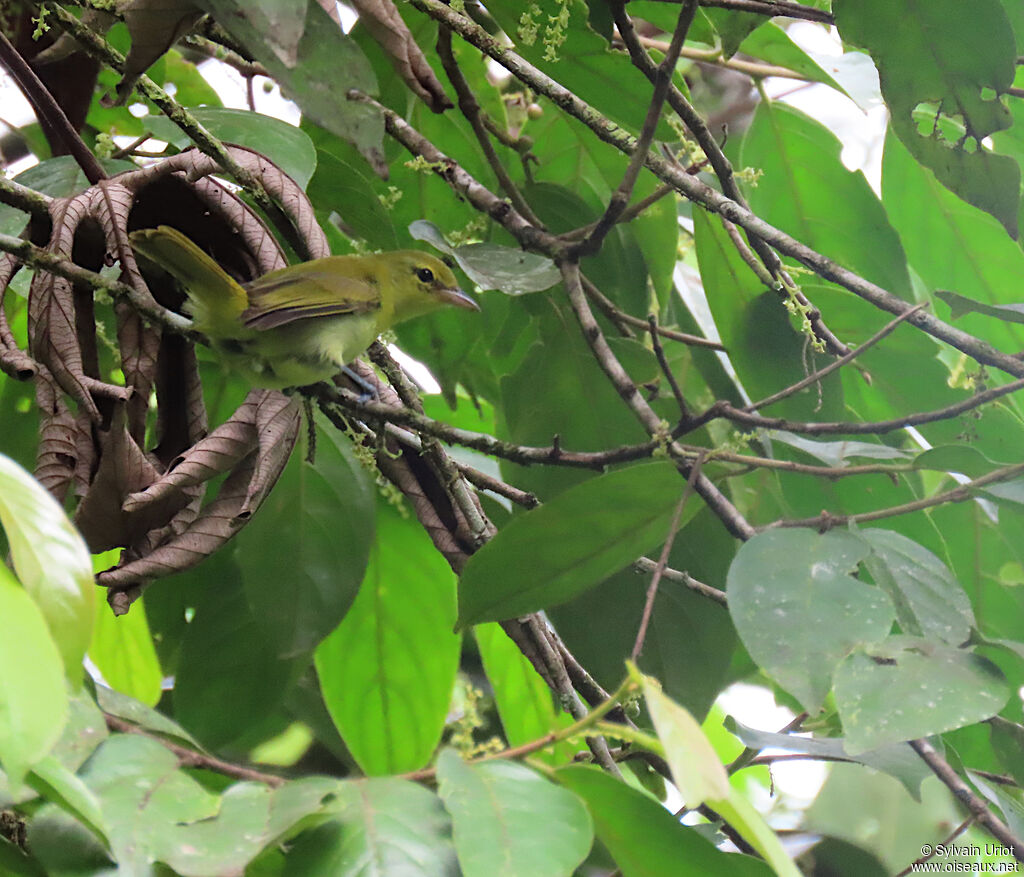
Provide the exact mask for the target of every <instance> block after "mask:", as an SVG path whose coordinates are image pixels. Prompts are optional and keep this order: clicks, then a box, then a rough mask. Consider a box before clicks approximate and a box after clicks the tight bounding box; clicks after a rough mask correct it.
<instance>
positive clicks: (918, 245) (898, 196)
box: [882, 130, 1024, 350]
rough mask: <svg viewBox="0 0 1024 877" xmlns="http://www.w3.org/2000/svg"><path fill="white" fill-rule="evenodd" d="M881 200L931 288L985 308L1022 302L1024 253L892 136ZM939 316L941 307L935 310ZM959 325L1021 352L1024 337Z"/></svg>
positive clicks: (989, 323) (970, 320) (985, 324)
mask: <svg viewBox="0 0 1024 877" xmlns="http://www.w3.org/2000/svg"><path fill="white" fill-rule="evenodd" d="M882 200H883V203H884V204H885V209H886V211H887V212H888V214H889V216H890V217H891V218H892V223H893V225H894V226H895V227H896V229H897V230H898V231H899V233H900V238H901V240H902V241H903V246H904V247H905V248H906V251H907V256H908V258H909V259H910V263H911V264H912V265H913V266H914V270H915V271H916V272H917V274H919V275H920V277H921V279H922V280H923V281H924V283H925V285H926V286H927V287H928V288H929V289H951V290H954V291H955V292H956V293H958V294H959V295H963V296H966V297H968V298H971V299H975V300H977V301H980V302H982V303H985V304H992V305H1005V304H1013V303H1015V302H1016V301H1018V300H1019V298H1020V295H1019V286H1018V283H1017V279H1018V278H1019V277H1020V276H1021V274H1022V273H1024V252H1021V248H1020V247H1019V246H1018V245H1017V244H1016V243H1015V242H1014V241H1012V240H1010V239H1009V238H1007V237H1006V235H1005V234H1003V233H1002V231H1001V229H1000V227H999V224H998V222H996V220H994V219H993V218H992V217H991V216H988V215H987V214H985V213H984V212H983V211H982V210H980V209H978V208H977V207H972V206H971V205H970V204H967V203H965V202H964V201H961V200H960V199H959V198H957V197H956V196H955V195H953V194H952V193H950V192H949V191H947V190H946V189H945V188H944V187H943V186H942V185H941V182H940V181H939V180H937V179H936V177H935V174H934V173H932V172H931V171H929V170H928V169H927V168H925V167H922V166H921V165H920V164H918V162H917V161H915V160H914V157H913V156H911V154H910V153H909V152H908V151H907V148H906V146H905V145H904V144H903V143H902V142H901V141H900V139H899V138H897V137H896V136H895V135H894V134H893V133H892V131H891V130H890V132H889V134H888V135H887V136H886V139H885V153H884V155H883V159H882ZM937 311H938V313H939V315H940V316H942V315H943V314H944V312H945V311H944V308H943V307H937ZM958 325H959V326H960V328H962V329H965V330H966V331H968V332H980V333H981V334H982V335H983V336H984V337H985V339H986V340H987V341H989V342H990V343H992V344H994V345H996V346H999V347H1003V348H1005V349H1014V350H1015V349H1019V348H1020V347H1021V346H1022V343H1024V332H1022V331H1020V330H1019V329H1018V328H1017V327H1016V326H1009V325H1007V324H1005V323H1002V322H994V321H993V320H991V319H985V318H984V317H982V316H980V315H974V314H971V315H968V316H965V317H962V318H961V319H960V320H959V322H958Z"/></svg>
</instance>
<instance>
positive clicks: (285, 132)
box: [146, 107, 316, 189]
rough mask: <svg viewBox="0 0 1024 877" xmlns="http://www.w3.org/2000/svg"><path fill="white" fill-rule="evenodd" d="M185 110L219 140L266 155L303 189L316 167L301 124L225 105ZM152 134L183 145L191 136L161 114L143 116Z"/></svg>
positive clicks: (308, 140) (179, 145) (314, 151)
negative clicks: (297, 126)
mask: <svg viewBox="0 0 1024 877" xmlns="http://www.w3.org/2000/svg"><path fill="white" fill-rule="evenodd" d="M187 109H188V111H189V112H190V113H191V114H192V115H193V116H194V117H195V120H196V121H197V122H199V124H200V125H202V126H203V127H204V128H206V130H208V131H209V132H210V133H211V134H212V135H213V136H214V137H216V138H217V139H218V140H222V141H224V142H225V143H236V144H238V145H239V146H246V147H248V148H249V149H254V150H256V151H257V152H259V153H260V154H261V155H265V156H266V157H267V158H269V159H270V160H271V161H272V162H273V163H274V164H276V165H277V166H278V167H279V168H281V170H283V171H284V172H285V173H286V174H288V176H290V177H291V178H292V179H293V180H295V182H296V183H298V184H299V186H300V187H301V188H303V189H305V188H306V184H307V183H308V182H309V180H310V178H311V177H312V176H313V172H314V171H315V170H316V149H315V148H314V146H313V141H312V140H310V139H309V135H307V134H306V132H305V131H303V130H302V129H301V128H296V127H295V126H294V125H289V124H288V123H287V122H283V121H282V120H281V119H275V118H274V117H273V116H264V115H262V114H261V113H254V112H252V110H236V109H230V108H228V107H188V108H187ZM146 124H147V127H148V128H149V129H150V130H151V131H152V132H153V136H154V137H157V138H158V139H160V140H166V141H167V142H168V143H171V144H173V145H174V146H176V147H178V149H185V148H187V147H189V146H191V145H192V140H191V138H190V137H189V136H188V135H187V134H186V133H185V132H184V131H182V130H181V128H179V127H178V126H177V125H175V124H174V123H173V122H172V121H171V120H170V119H168V118H166V117H164V116H153V117H151V118H149V119H147V120H146Z"/></svg>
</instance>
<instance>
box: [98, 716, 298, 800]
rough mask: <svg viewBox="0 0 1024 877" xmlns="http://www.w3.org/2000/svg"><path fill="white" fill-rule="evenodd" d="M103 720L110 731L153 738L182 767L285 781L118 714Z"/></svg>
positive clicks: (278, 782)
mask: <svg viewBox="0 0 1024 877" xmlns="http://www.w3.org/2000/svg"><path fill="white" fill-rule="evenodd" d="M103 720H104V721H105V722H106V723H107V727H108V728H110V730H111V731H117V732H118V733H121V734H138V735H139V736H140V737H148V738H149V739H150V740H155V741H156V742H157V743H159V744H160V745H161V746H163V747H164V748H165V749H167V750H168V751H170V752H173V753H174V754H175V755H176V756H177V758H178V762H179V764H181V765H182V766H183V767H200V768H203V769H204V770H211V771H213V772H214V773H219V774H223V775H224V776H229V777H234V778H235V779H239V780H247V781H249V782H255V783H263V784H264V785H267V786H271V787H272V788H275V789H276V788H279V787H281V786H283V785H284V784H285V782H287V781H286V780H285V779H284V778H283V777H279V776H274V775H273V774H269V773H264V772H263V771H260V770H255V769H254V768H251V767H245V766H244V765H241V764H232V763H231V762H230V761H224V760H222V759H220V758H216V757H214V756H212V755H207V754H205V753H203V752H196V751H195V750H194V749H189V748H188V747H187V746H182V745H181V744H179V743H174V742H173V741H171V740H168V739H167V738H166V737H161V736H160V735H159V734H153V733H151V732H149V731H147V730H145V729H144V728H140V727H139V726H138V725H133V724H132V723H131V722H127V721H125V720H124V719H122V718H119V717H118V716H114V715H111V714H110V713H104V714H103Z"/></svg>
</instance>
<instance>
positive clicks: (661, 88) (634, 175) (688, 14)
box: [574, 0, 697, 254]
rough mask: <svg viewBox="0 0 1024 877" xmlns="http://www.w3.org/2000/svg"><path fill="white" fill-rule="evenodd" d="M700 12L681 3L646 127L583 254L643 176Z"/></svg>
mask: <svg viewBox="0 0 1024 877" xmlns="http://www.w3.org/2000/svg"><path fill="white" fill-rule="evenodd" d="M696 14H697V0H683V2H682V4H681V5H680V7H679V16H678V18H677V19H676V26H675V30H674V31H673V32H672V42H671V43H670V44H669V45H668V46H667V47H666V49H665V57H664V58H663V59H662V61H661V63H660V64H658V65H657V67H656V68H655V70H654V76H653V77H652V80H651V81H652V83H653V85H654V90H653V91H652V93H651V101H650V104H649V105H648V107H647V115H646V116H645V118H644V124H643V127H642V128H641V129H640V138H639V140H637V143H636V149H635V151H634V152H633V155H632V156H631V157H630V160H629V165H628V166H627V167H626V172H625V174H623V177H622V182H620V183H619V185H618V187H617V188H616V190H615V191H614V192H613V193H612V196H611V199H610V200H609V201H608V207H607V209H606V210H605V212H604V215H603V216H602V217H601V218H600V219H599V220H598V222H597V225H596V226H595V227H594V230H593V231H592V232H591V233H590V234H589V235H587V237H586V240H584V241H582V242H580V243H579V244H578V245H577V247H576V249H575V251H574V252H576V253H581V254H584V253H585V254H593V253H596V252H597V251H598V250H599V249H600V247H601V243H602V241H603V240H604V238H605V235H607V234H608V232H609V231H610V230H611V229H612V226H614V225H615V223H616V222H617V221H618V218H619V216H620V215H621V214H622V212H623V211H624V210H625V209H626V206H627V205H628V204H629V199H630V197H631V196H632V194H633V187H634V186H635V185H636V181H637V179H638V178H639V176H640V170H641V168H642V167H643V159H644V156H645V155H646V154H647V151H648V150H649V149H650V148H651V143H653V142H654V132H655V130H656V129H657V127H658V122H659V121H660V119H661V108H662V106H663V105H664V103H665V98H666V97H667V96H668V91H669V86H671V84H672V74H673V73H674V72H675V68H676V61H678V60H679V51H680V49H682V47H683V42H684V41H685V40H686V34H687V33H688V32H689V30H690V25H691V24H692V23H693V17H694V15H696Z"/></svg>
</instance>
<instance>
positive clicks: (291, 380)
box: [130, 225, 479, 389]
mask: <svg viewBox="0 0 1024 877" xmlns="http://www.w3.org/2000/svg"><path fill="white" fill-rule="evenodd" d="M130 237H131V242H132V246H133V247H134V249H135V251H136V253H139V254H141V255H142V256H143V257H144V259H146V260H148V261H149V262H151V263H154V264H156V265H157V266H158V267H160V268H162V269H163V270H164V271H166V272H167V273H168V274H170V275H171V276H172V277H173V278H174V279H175V280H176V281H178V283H180V284H181V286H182V288H183V290H184V292H185V294H186V296H187V301H186V305H185V307H186V310H187V311H188V312H189V315H190V316H191V317H192V319H193V322H194V323H195V328H196V330H197V331H199V332H201V333H203V335H205V336H206V337H207V338H209V340H210V342H211V344H212V345H213V347H214V348H215V349H216V350H217V351H218V352H219V353H220V354H221V355H222V356H223V357H224V358H225V359H226V360H228V361H229V363H230V364H231V365H232V366H233V367H235V368H236V369H237V370H239V371H240V372H241V373H242V374H243V375H244V376H245V377H246V378H247V379H248V380H249V381H250V382H251V383H252V384H253V386H257V387H267V388H271V389H282V388H284V387H302V386H306V385H307V384H314V383H316V382H317V381H323V380H327V379H328V378H330V377H331V376H333V375H335V374H337V373H338V372H339V371H340V370H341V369H342V368H343V367H344V366H345V365H346V364H347V363H349V362H351V361H352V360H353V359H355V358H356V357H357V356H359V354H361V353H362V352H363V351H364V350H366V348H367V347H369V346H370V344H372V343H373V341H374V339H376V337H377V336H378V335H379V334H380V333H381V332H383V331H384V330H385V329H388V328H390V327H391V326H394V325H395V324H397V323H401V322H402V321H404V320H408V319H411V318H413V317H418V316H422V315H423V314H428V313H430V312H432V311H435V310H438V309H440V308H442V307H444V306H445V305H455V306H456V307H461V308H469V309H471V310H479V307H478V305H477V304H476V302H474V301H473V299H471V298H470V297H469V296H468V295H466V293H464V292H463V291H462V290H461V289H459V285H458V282H457V281H456V279H455V275H454V274H453V273H452V271H451V269H450V268H449V267H448V266H447V265H445V264H444V262H442V261H441V260H440V259H438V258H436V257H434V256H431V255H429V254H427V253H420V252H417V251H415V250H397V251H395V252H391V253H380V254H379V255H373V256H327V257H325V258H322V259H314V260H313V261H311V262H303V263H301V264H298V265H289V266H288V267H286V268H281V269H279V270H277V271H271V272H270V273H269V274H264V275H263V276H262V277H259V278H257V279H256V280H253V281H252V282H251V283H246V284H241V283H239V282H238V281H237V280H235V279H234V278H233V277H231V276H230V275H229V274H228V273H227V272H226V271H225V270H224V269H223V268H221V267H220V265H218V264H217V263H216V262H215V261H214V260H213V259H212V258H211V257H210V256H209V255H207V254H206V253H205V252H204V251H203V250H202V249H200V248H199V246H197V245H196V244H195V243H194V242H193V241H191V240H189V238H187V237H186V236H185V235H183V234H182V233H181V232H180V231H178V230H177V229H174V228H170V227H169V226H166V225H161V226H159V227H158V228H147V229H142V230H140V231H135V232H132V234H131V236H130Z"/></svg>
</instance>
